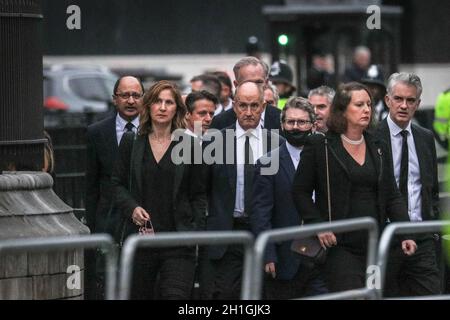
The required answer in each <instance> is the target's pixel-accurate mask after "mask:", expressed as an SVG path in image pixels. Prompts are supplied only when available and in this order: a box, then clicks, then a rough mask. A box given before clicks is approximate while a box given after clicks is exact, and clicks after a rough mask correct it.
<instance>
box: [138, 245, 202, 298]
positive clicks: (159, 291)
mask: <svg viewBox="0 0 450 320" xmlns="http://www.w3.org/2000/svg"><path fill="white" fill-rule="evenodd" d="M195 263H196V252H195V247H182V248H162V249H139V250H138V252H137V253H136V258H135V268H134V270H133V282H132V287H131V299H133V300H155V299H161V300H188V299H190V298H191V292H192V288H193V285H194V275H195Z"/></svg>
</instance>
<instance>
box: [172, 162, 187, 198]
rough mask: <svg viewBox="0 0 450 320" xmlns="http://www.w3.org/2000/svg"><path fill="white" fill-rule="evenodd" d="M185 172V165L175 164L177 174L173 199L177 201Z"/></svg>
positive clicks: (174, 181)
mask: <svg viewBox="0 0 450 320" xmlns="http://www.w3.org/2000/svg"><path fill="white" fill-rule="evenodd" d="M183 173H184V165H183V164H179V165H176V166H175V175H174V179H173V187H174V188H173V192H172V201H173V202H174V203H175V200H176V195H177V193H178V188H179V187H180V184H181V181H182V179H183Z"/></svg>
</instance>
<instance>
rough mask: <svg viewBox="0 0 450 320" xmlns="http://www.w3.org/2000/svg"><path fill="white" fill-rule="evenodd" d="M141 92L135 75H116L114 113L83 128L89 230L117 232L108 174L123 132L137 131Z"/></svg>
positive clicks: (118, 218) (142, 89) (140, 85)
mask: <svg viewBox="0 0 450 320" xmlns="http://www.w3.org/2000/svg"><path fill="white" fill-rule="evenodd" d="M143 94H144V88H143V86H142V83H141V82H140V81H139V80H138V79H136V78H134V77H122V78H120V79H118V80H117V82H116V84H115V86H114V92H113V103H114V105H115V106H116V109H117V114H116V113H115V114H114V115H112V116H111V117H108V118H106V119H104V120H102V121H100V122H97V123H94V124H93V125H91V126H89V127H88V129H87V159H86V220H87V225H88V227H89V229H90V230H91V233H109V234H111V235H112V236H116V234H117V233H118V232H117V230H116V229H117V228H119V224H120V223H119V222H120V217H121V215H120V214H119V213H118V212H116V211H115V210H114V208H113V206H112V203H113V199H112V193H113V190H112V185H111V174H112V171H113V167H114V162H115V159H116V156H117V153H118V149H119V148H118V146H119V143H120V141H121V139H122V137H123V135H124V134H134V133H136V132H137V128H138V126H139V113H140V111H141V109H142V103H143ZM127 132H128V133H127ZM99 269H101V268H99ZM88 282H89V281H88ZM100 282H101V280H100ZM97 284H98V282H97ZM100 286H101V284H100ZM97 293H98V294H101V292H97Z"/></svg>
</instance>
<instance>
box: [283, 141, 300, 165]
mask: <svg viewBox="0 0 450 320" xmlns="http://www.w3.org/2000/svg"><path fill="white" fill-rule="evenodd" d="M286 148H287V149H288V152H289V155H290V156H291V159H292V163H293V164H294V167H295V170H297V167H298V164H299V162H300V154H301V153H302V150H303V148H297V147H294V146H293V145H292V144H290V143H289V142H287V141H286Z"/></svg>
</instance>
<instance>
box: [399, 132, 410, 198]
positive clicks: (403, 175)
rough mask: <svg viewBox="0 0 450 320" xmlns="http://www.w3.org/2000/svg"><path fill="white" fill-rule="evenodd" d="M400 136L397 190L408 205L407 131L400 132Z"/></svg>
mask: <svg viewBox="0 0 450 320" xmlns="http://www.w3.org/2000/svg"><path fill="white" fill-rule="evenodd" d="M400 134H401V135H402V138H403V141H402V159H401V162H400V183H399V189H400V192H401V194H402V196H403V198H404V199H405V200H406V203H408V163H409V156H408V131H406V130H403V131H402V132H400Z"/></svg>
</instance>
